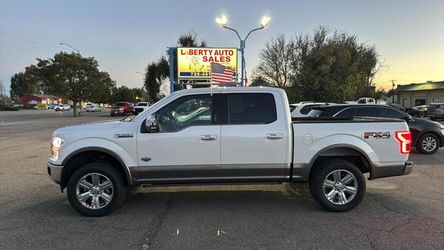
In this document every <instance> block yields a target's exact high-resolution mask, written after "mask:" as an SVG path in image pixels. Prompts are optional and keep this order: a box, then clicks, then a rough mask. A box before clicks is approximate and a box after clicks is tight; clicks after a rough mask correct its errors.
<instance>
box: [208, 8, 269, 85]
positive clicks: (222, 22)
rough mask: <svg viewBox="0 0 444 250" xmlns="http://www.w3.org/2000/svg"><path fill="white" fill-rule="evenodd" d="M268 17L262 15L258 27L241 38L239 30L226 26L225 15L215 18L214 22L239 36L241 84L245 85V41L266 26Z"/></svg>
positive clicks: (226, 19)
mask: <svg viewBox="0 0 444 250" xmlns="http://www.w3.org/2000/svg"><path fill="white" fill-rule="evenodd" d="M270 19H271V17H269V16H263V17H262V19H261V21H260V27H258V28H255V29H252V30H250V31H249V32H248V33H247V35H246V36H245V38H244V39H242V38H241V36H240V35H239V32H237V30H235V29H233V28H230V27H228V18H227V17H226V16H225V15H221V16H220V17H217V18H216V20H215V21H216V23H217V24H219V25H220V26H222V27H223V28H225V29H229V30H231V31H233V32H234V33H236V36H237V37H238V38H239V42H240V47H239V50H240V52H241V68H242V71H241V86H245V83H244V79H245V57H244V50H245V41H246V40H247V39H248V37H249V36H250V34H251V33H253V32H254V31H257V30H261V29H264V28H266V27H267V26H268V23H269V22H270Z"/></svg>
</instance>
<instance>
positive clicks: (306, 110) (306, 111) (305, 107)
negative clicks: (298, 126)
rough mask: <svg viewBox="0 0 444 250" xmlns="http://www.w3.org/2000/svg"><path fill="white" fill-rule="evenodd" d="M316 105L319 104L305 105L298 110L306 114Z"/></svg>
mask: <svg viewBox="0 0 444 250" xmlns="http://www.w3.org/2000/svg"><path fill="white" fill-rule="evenodd" d="M317 106H319V105H305V106H304V107H303V108H301V111H300V112H301V114H303V115H306V114H308V113H309V112H310V110H311V109H312V108H313V107H317Z"/></svg>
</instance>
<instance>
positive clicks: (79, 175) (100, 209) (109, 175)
mask: <svg viewBox="0 0 444 250" xmlns="http://www.w3.org/2000/svg"><path fill="white" fill-rule="evenodd" d="M67 194H68V200H69V202H70V204H71V206H72V207H73V208H74V209H75V210H76V211H77V212H79V213H80V214H82V215H86V216H93V217H96V216H104V215H107V214H109V213H111V212H112V211H113V210H114V209H116V208H117V207H119V206H120V205H121V204H122V203H123V202H124V201H125V198H126V195H127V187H126V186H125V184H124V183H123V180H122V177H121V176H120V175H119V173H118V172H117V171H116V170H115V169H114V168H113V167H112V166H111V165H109V164H106V163H101V162H93V163H88V164H86V165H84V166H83V167H81V168H79V169H78V170H77V171H75V172H74V174H73V175H72V176H71V178H70V179H69V182H68V186H67Z"/></svg>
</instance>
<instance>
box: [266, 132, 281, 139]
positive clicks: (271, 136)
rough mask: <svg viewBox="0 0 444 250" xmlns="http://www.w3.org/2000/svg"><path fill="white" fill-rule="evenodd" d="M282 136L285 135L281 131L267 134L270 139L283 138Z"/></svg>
mask: <svg viewBox="0 0 444 250" xmlns="http://www.w3.org/2000/svg"><path fill="white" fill-rule="evenodd" d="M282 138H283V135H282V134H280V133H270V134H267V139H270V140H277V139H282Z"/></svg>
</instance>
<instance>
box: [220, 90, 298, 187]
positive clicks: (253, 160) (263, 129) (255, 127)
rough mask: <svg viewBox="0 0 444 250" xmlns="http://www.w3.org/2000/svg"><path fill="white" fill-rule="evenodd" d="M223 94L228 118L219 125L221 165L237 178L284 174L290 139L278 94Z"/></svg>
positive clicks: (287, 164) (286, 167) (279, 175)
mask: <svg viewBox="0 0 444 250" xmlns="http://www.w3.org/2000/svg"><path fill="white" fill-rule="evenodd" d="M223 96H224V99H225V101H226V103H227V105H226V106H227V110H226V113H227V114H226V116H227V117H228V119H227V121H226V122H225V124H222V126H221V169H222V170H223V171H224V172H225V173H226V175H227V176H230V177H234V178H237V179H244V178H245V179H255V180H259V179H267V180H270V179H282V178H284V176H285V171H286V169H289V162H288V160H287V159H288V158H289V156H288V151H289V150H288V149H289V147H290V145H289V144H290V141H291V140H290V138H289V136H290V135H289V132H288V125H287V124H286V122H285V120H286V119H285V117H286V116H285V110H284V109H283V107H281V106H282V105H280V104H281V103H282V100H281V99H280V96H279V94H278V93H268V92H257V93H250V92H248V93H243V92H239V93H226V94H223ZM276 104H279V105H278V106H277V105H276Z"/></svg>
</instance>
